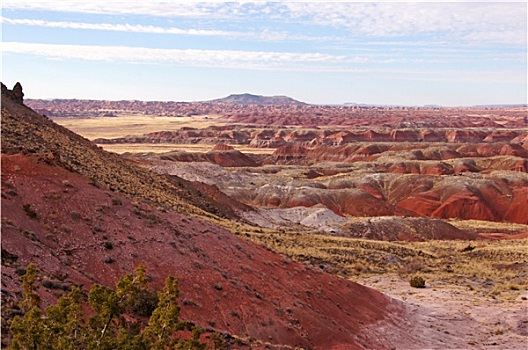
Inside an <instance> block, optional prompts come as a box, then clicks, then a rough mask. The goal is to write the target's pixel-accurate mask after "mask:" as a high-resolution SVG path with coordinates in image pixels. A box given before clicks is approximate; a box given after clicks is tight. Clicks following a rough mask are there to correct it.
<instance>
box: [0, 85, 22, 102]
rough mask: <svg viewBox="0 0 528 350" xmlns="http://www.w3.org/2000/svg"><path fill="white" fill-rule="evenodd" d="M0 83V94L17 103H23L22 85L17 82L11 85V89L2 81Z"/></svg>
mask: <svg viewBox="0 0 528 350" xmlns="http://www.w3.org/2000/svg"><path fill="white" fill-rule="evenodd" d="M0 84H1V87H2V96H5V97H7V98H9V99H11V100H13V101H14V102H16V103H18V104H23V103H24V92H23V91H22V85H21V84H20V83H18V82H17V83H16V84H15V86H13V90H9V89H8V88H7V87H6V86H5V85H4V83H0Z"/></svg>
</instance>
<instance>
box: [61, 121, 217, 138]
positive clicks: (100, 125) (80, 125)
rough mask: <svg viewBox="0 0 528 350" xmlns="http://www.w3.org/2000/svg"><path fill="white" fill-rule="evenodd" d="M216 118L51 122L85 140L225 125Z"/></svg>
mask: <svg viewBox="0 0 528 350" xmlns="http://www.w3.org/2000/svg"><path fill="white" fill-rule="evenodd" d="M219 118H220V117H219V116H214V115H200V116H193V117H163V116H147V115H122V116H117V117H93V118H80V117H79V118H77V117H56V118H53V121H54V122H56V123H57V124H59V125H62V126H64V127H66V128H68V129H70V130H71V131H73V132H75V133H76V134H79V135H81V136H83V137H86V138H87V139H89V140H94V139H97V138H108V139H110V138H118V137H124V136H128V135H143V134H147V133H150V132H156V131H174V130H178V129H180V128H182V127H191V128H205V127H208V126H211V125H225V124H226V123H224V122H222V121H220V120H219Z"/></svg>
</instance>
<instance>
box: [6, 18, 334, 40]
mask: <svg viewBox="0 0 528 350" xmlns="http://www.w3.org/2000/svg"><path fill="white" fill-rule="evenodd" d="M0 21H1V22H2V23H6V24H12V25H23V26H36V27H47V28H62V29H81V30H101V31H116V32H128V33H148V34H169V35H189V36H218V37H225V38H230V39H234V38H237V39H246V40H259V41H269V42H273V41H275V42H278V41H320V42H324V41H328V40H339V39H341V40H344V38H339V37H328V36H321V35H311V36H310V35H298V34H292V33H289V32H287V31H272V30H267V29H265V30H262V31H260V32H259V31H244V32H242V31H226V30H218V29H196V28H191V29H182V28H177V27H161V26H153V25H148V26H146V25H141V24H129V23H124V24H119V23H86V22H71V21H67V22H66V21H48V20H40V19H25V18H8V17H0Z"/></svg>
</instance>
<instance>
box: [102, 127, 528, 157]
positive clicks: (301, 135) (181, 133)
mask: <svg viewBox="0 0 528 350" xmlns="http://www.w3.org/2000/svg"><path fill="white" fill-rule="evenodd" d="M526 136H527V134H526V131H523V130H522V129H515V130H502V129H495V130H490V131H482V130H464V129H456V128H445V129H422V128H390V127H384V128H367V129H347V130H343V128H338V127H331V126H330V127H326V128H325V129H321V128H320V127H314V128H309V127H303V128H302V129H299V128H291V127H285V128H282V129H281V128H278V127H269V126H268V127H262V126H254V125H253V126H251V125H245V126H243V125H228V126H222V127H218V126H211V127H208V128H203V129H198V128H189V127H183V128H180V129H179V130H173V131H159V132H153V133H148V134H144V135H134V136H126V137H120V138H115V139H96V140H94V141H95V142H96V143H99V144H112V143H176V144H191V143H204V144H218V143H227V144H233V145H250V146H253V147H271V148H275V147H279V146H282V145H284V144H285V143H290V142H293V143H302V144H306V145H312V146H316V145H327V146H336V145H345V144H350V143H357V142H389V143H415V142H427V143H455V144H463V143H479V144H480V143H482V144H495V143H503V144H506V143H511V144H517V145H519V146H520V148H523V145H525V144H526ZM506 152H507V151H506Z"/></svg>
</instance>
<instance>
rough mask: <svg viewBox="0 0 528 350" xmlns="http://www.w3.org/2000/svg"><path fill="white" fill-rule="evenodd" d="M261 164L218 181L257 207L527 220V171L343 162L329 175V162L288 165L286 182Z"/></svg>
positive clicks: (354, 214) (239, 197) (221, 186)
mask: <svg viewBox="0 0 528 350" xmlns="http://www.w3.org/2000/svg"><path fill="white" fill-rule="evenodd" d="M355 164H356V163H355ZM260 169H261V171H259V168H251V170H250V173H249V174H253V175H249V174H247V175H243V174H242V173H238V172H237V175H236V176H235V175H234V174H233V178H231V175H230V172H225V173H223V174H218V175H217V176H218V177H220V178H221V182H222V184H221V185H219V188H220V190H222V191H224V192H225V193H227V194H228V195H229V196H231V197H233V198H235V199H236V200H238V201H240V202H242V203H246V204H247V205H250V206H255V207H260V208H293V207H313V206H316V205H318V204H322V205H323V206H325V207H326V208H328V209H330V210H332V211H333V212H335V213H336V214H338V215H345V216H347V215H348V216H357V217H375V216H387V215H399V216H401V215H404V216H417V217H419V216H424V217H431V218H442V219H448V218H459V219H474V220H487V221H497V222H501V221H508V222H514V223H520V224H526V223H528V217H527V216H526V215H525V213H526V210H527V209H528V208H527V206H528V203H527V201H526V194H527V191H526V188H528V176H527V175H526V173H514V172H501V171H500V172H495V171H492V172H490V173H489V174H484V173H474V172H470V171H467V172H463V173H461V174H460V175H458V176H445V175H440V176H439V175H425V174H412V173H407V174H400V173H397V172H393V173H389V172H387V173H367V172H364V170H360V169H358V168H357V167H356V168H354V169H355V171H351V168H347V170H346V171H345V168H341V171H342V173H339V174H335V175H329V176H325V175H322V174H324V173H325V172H326V171H328V169H327V168H317V169H311V171H313V172H317V174H321V176H316V177H312V176H308V174H307V172H306V171H305V170H303V169H305V168H291V169H290V170H288V171H289V172H290V174H291V173H295V174H297V175H296V176H295V177H296V180H293V181H291V180H290V181H287V182H284V180H285V177H284V175H285V174H284V172H279V173H270V172H266V170H264V169H266V167H264V168H260ZM294 169H295V170H294ZM336 171H337V169H336ZM241 175H242V178H240V176H241ZM290 176H291V175H289V176H288V177H287V178H290V179H291V177H290ZM297 176H299V177H297ZM301 176H302V178H301Z"/></svg>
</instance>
